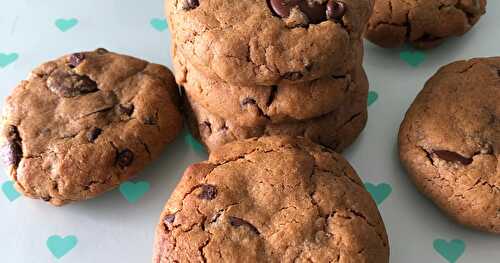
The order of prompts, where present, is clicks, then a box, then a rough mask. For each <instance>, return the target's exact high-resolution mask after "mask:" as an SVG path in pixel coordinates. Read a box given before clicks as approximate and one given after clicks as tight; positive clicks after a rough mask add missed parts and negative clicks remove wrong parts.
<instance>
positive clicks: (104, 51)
mask: <svg viewBox="0 0 500 263" xmlns="http://www.w3.org/2000/svg"><path fill="white" fill-rule="evenodd" d="M95 52H96V53H97V54H99V55H104V54H106V53H109V51H108V50H107V49H105V48H102V47H100V48H98V49H96V50H95Z"/></svg>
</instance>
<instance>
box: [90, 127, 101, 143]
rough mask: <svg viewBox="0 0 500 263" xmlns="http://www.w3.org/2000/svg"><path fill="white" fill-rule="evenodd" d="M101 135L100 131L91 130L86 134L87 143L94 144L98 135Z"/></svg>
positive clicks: (96, 129)
mask: <svg viewBox="0 0 500 263" xmlns="http://www.w3.org/2000/svg"><path fill="white" fill-rule="evenodd" d="M101 133H102V130H101V129H99V128H97V127H96V128H92V129H91V130H90V131H89V132H88V133H87V139H88V140H89V142H94V141H95V140H96V139H97V138H98V137H99V135H101Z"/></svg>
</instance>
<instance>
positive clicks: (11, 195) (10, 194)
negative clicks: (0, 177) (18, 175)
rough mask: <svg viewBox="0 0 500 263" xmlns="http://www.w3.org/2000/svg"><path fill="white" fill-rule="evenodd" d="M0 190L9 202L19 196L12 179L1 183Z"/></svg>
mask: <svg viewBox="0 0 500 263" xmlns="http://www.w3.org/2000/svg"><path fill="white" fill-rule="evenodd" d="M2 192H3V194H4V195H5V197H7V199H9V201H10V202H14V200H16V199H17V198H19V197H20V196H21V194H20V193H19V192H18V191H17V190H16V188H15V187H14V182H12V181H7V182H5V183H3V184H2Z"/></svg>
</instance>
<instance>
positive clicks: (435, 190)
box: [399, 57, 500, 234]
mask: <svg viewBox="0 0 500 263" xmlns="http://www.w3.org/2000/svg"><path fill="white" fill-rule="evenodd" d="M499 101H500V57H496V58H480V59H472V60H469V61H459V62H455V63H452V64H450V65H447V66H445V67H443V68H441V69H440V70H439V71H438V72H437V73H436V74H435V75H434V76H433V77H432V78H431V79H430V80H429V81H428V82H427V83H426V85H425V87H424V89H423V90H422V91H421V93H420V94H419V95H418V96H417V98H416V99H415V101H414V102H413V104H412V106H411V107H410V109H409V110H408V112H407V114H406V117H405V119H404V121H403V123H402V125H401V129H400V132H399V151H400V158H401V162H402V164H403V165H404V167H405V168H406V170H407V171H408V173H409V174H410V177H411V178H412V179H413V181H414V183H415V185H416V186H417V187H418V189H419V190H420V191H421V192H422V193H423V194H424V195H426V196H427V197H428V198H430V199H431V200H432V201H433V202H434V203H435V204H436V205H437V206H438V207H440V208H441V209H442V210H443V211H444V212H445V213H446V214H447V215H448V216H449V217H451V218H453V219H454V220H456V221H458V222H459V223H461V224H464V225H467V226H470V227H473V228H477V229H480V230H484V231H489V232H493V233H497V234H500V165H499V164H500V162H499V160H500V104H499V103H498V102H499Z"/></svg>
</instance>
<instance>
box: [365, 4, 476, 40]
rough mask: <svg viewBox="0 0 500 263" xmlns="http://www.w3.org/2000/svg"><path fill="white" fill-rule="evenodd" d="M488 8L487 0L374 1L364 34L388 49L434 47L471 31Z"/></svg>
mask: <svg viewBox="0 0 500 263" xmlns="http://www.w3.org/2000/svg"><path fill="white" fill-rule="evenodd" d="M485 9H486V0H448V1H442V0H375V6H374V9H373V14H372V16H371V18H370V20H369V22H368V26H367V29H366V32H365V36H366V38H367V39H368V40H370V41H371V42H373V43H375V44H377V45H379V46H382V47H386V48H395V47H401V46H403V45H404V44H405V43H406V42H409V43H410V44H412V45H413V46H415V47H417V48H423V49H426V48H433V47H435V46H437V45H439V44H441V43H442V42H443V41H444V40H446V39H447V38H450V37H456V36H461V35H463V34H465V33H466V32H468V31H469V30H470V29H471V28H472V26H474V25H475V24H476V23H477V22H478V21H479V18H480V17H481V16H482V15H484V14H485Z"/></svg>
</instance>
